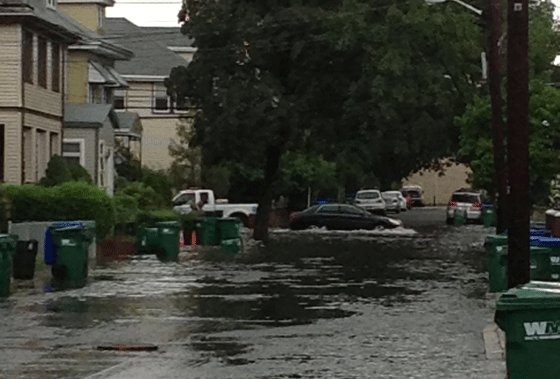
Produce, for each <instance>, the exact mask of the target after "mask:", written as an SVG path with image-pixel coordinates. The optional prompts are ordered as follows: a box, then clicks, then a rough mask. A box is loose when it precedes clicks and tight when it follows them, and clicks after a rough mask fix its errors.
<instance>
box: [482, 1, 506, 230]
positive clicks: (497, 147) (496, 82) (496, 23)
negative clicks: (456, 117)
mask: <svg viewBox="0 0 560 379" xmlns="http://www.w3.org/2000/svg"><path fill="white" fill-rule="evenodd" d="M485 16H486V30H487V33H488V79H489V80H488V81H489V88H490V99H491V102H492V140H493V141H492V142H493V146H494V193H495V203H494V204H495V208H496V210H495V215H496V234H501V233H503V232H504V231H505V229H506V228H507V226H506V221H507V212H506V211H507V207H506V200H507V199H506V195H507V166H506V161H505V143H504V137H505V136H504V134H505V132H504V119H503V117H502V103H503V102H502V52H501V46H502V45H501V44H502V3H501V1H500V0H488V10H487V12H486V15H485Z"/></svg>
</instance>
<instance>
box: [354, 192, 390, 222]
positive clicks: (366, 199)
mask: <svg viewBox="0 0 560 379" xmlns="http://www.w3.org/2000/svg"><path fill="white" fill-rule="evenodd" d="M354 205H356V206H358V207H360V208H363V209H365V210H366V211H368V212H371V213H378V214H382V215H383V216H385V214H386V213H387V204H386V203H385V200H383V197H382V196H381V192H379V190H374V189H368V190H360V191H358V192H356V197H355V198H354Z"/></svg>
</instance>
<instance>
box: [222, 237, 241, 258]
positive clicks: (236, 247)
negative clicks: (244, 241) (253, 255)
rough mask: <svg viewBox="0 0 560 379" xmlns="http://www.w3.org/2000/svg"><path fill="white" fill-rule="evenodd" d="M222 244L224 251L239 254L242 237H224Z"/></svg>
mask: <svg viewBox="0 0 560 379" xmlns="http://www.w3.org/2000/svg"><path fill="white" fill-rule="evenodd" d="M221 245H222V252H223V253H225V254H237V253H239V251H240V250H241V238H229V239H223V240H222V241H221Z"/></svg>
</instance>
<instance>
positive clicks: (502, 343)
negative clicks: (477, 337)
mask: <svg viewBox="0 0 560 379" xmlns="http://www.w3.org/2000/svg"><path fill="white" fill-rule="evenodd" d="M482 337H483V338H484V353H485V355H486V359H488V360H504V359H505V358H506V336H505V333H504V332H503V331H502V330H501V329H500V328H499V327H498V325H496V324H495V323H492V324H490V325H488V326H486V327H485V328H484V330H483V331H482Z"/></svg>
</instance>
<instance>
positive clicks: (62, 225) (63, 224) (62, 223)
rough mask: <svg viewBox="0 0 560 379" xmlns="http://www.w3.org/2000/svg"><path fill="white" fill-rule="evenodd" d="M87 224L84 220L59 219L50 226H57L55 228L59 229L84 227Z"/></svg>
mask: <svg viewBox="0 0 560 379" xmlns="http://www.w3.org/2000/svg"><path fill="white" fill-rule="evenodd" d="M85 227H86V226H85V225H84V223H83V222H80V221H57V222H55V223H53V224H51V226H50V228H55V229H59V228H65V229H66V228H81V229H84V228H85Z"/></svg>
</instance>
